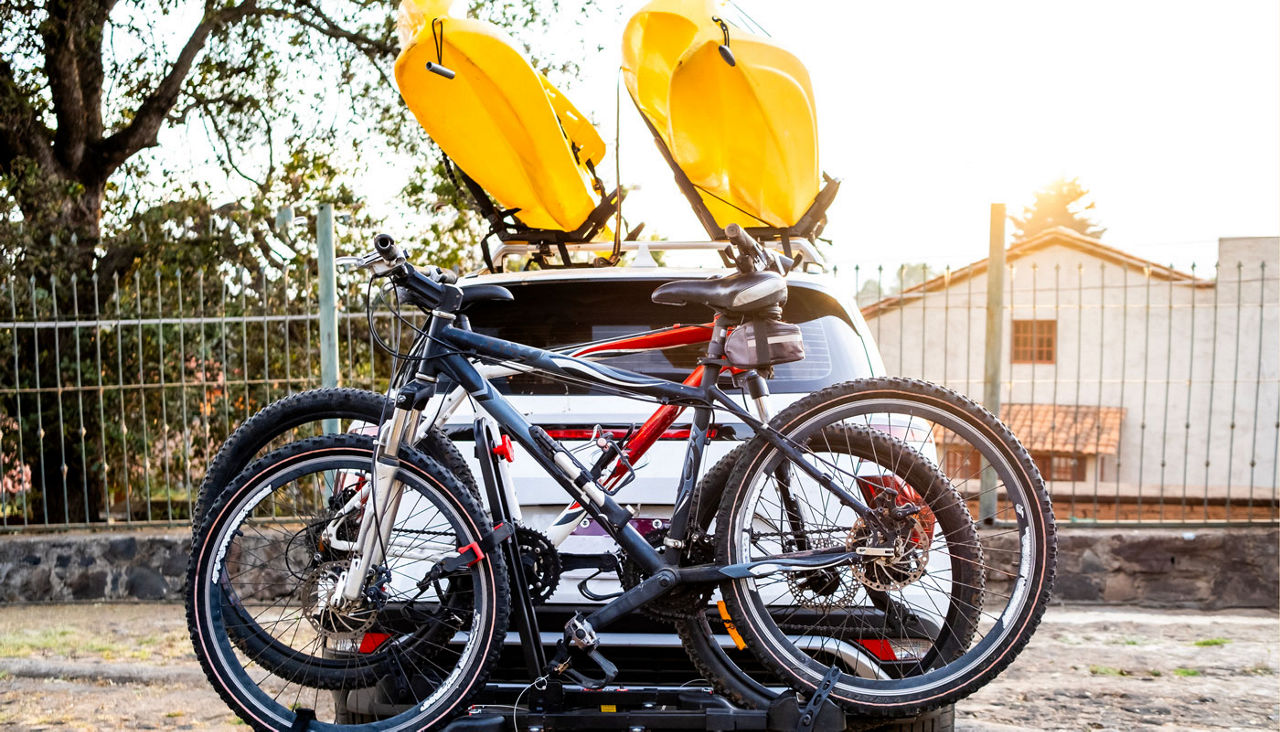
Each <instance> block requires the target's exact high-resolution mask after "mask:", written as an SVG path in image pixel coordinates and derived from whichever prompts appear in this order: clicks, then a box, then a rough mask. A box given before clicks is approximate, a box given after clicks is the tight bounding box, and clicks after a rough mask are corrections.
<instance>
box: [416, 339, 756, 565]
mask: <svg viewBox="0 0 1280 732" xmlns="http://www.w3.org/2000/svg"><path fill="white" fill-rule="evenodd" d="M712 330H713V324H712V323H704V324H699V325H675V326H671V327H669V328H660V329H656V330H651V331H646V332H644V333H638V334H632V335H627V336H622V337H618V338H610V339H605V340H601V341H594V342H591V343H581V344H575V345H571V346H565V347H563V348H558V349H555V351H554V352H555V353H561V354H565V355H569V356H573V357H575V358H588V359H592V360H594V359H598V358H606V357H610V356H618V355H622V354H628V353H638V352H642V351H650V350H664V349H669V348H676V347H680V346H689V345H696V344H703V343H708V342H709V341H710V338H711V334H712ZM420 340H421V341H424V342H425V341H426V339H425V338H422V339H420ZM423 345H425V343H424V344H423ZM413 350H414V351H415V352H421V353H425V350H421V349H420V347H419V344H415V347H414V349H413ZM727 370H729V371H731V372H734V373H743V372H741V371H739V370H738V369H734V368H732V367H729V368H728V369H727ZM476 371H477V372H479V373H480V375H481V376H482V377H484V379H485V380H486V381H490V380H493V379H500V378H504V377H507V376H514V375H516V374H519V373H521V371H520V370H519V369H515V368H511V367H507V366H499V365H492V364H478V365H476ZM405 376H406V378H411V376H412V375H411V374H406V375H405ZM702 378H703V369H702V367H701V366H695V367H694V369H693V370H692V371H691V372H690V374H689V376H688V377H687V378H686V379H685V380H684V384H685V385H687V386H695V387H696V386H699V385H700V384H701V382H702ZM757 378H758V377H757ZM762 383H763V382H762ZM767 396H768V395H767V393H764V394H763V395H762V396H759V397H755V398H754V399H753V406H754V408H755V411H756V416H757V417H758V418H759V419H760V421H762V422H768V421H769V418H770V413H769V408H768V402H767V399H766V398H765V397H767ZM466 398H467V392H466V390H465V389H463V388H462V387H454V388H453V389H452V390H451V391H450V392H449V393H447V394H446V395H445V396H444V397H443V401H442V402H441V404H440V406H439V408H438V409H437V413H436V416H435V418H434V420H433V421H432V422H431V423H430V424H427V423H425V422H424V423H423V425H422V426H421V427H420V428H419V433H418V435H417V437H419V438H420V437H421V436H422V434H423V431H424V430H425V429H427V428H428V427H435V428H443V427H444V426H445V424H446V423H447V422H448V421H449V420H450V419H451V418H452V417H453V415H454V414H455V413H456V412H457V410H458V408H459V407H460V406H461V405H462V403H463V402H464V401H465V400H466ZM684 410H685V407H684V406H682V405H664V406H661V407H659V408H658V409H657V410H656V411H655V412H654V413H653V414H652V415H650V416H649V417H648V419H646V420H645V421H644V423H642V424H641V425H640V426H639V427H638V428H636V429H635V430H634V431H632V432H630V433H629V434H628V435H627V436H626V438H625V441H623V442H621V443H618V444H616V448H617V452H616V453H614V454H613V455H611V456H610V460H612V459H613V458H621V459H618V460H617V463H616V464H615V466H614V468H613V470H612V471H611V472H610V473H609V474H608V476H607V477H606V478H604V479H603V480H602V481H601V486H602V487H603V488H604V489H605V491H606V492H608V493H610V494H616V493H617V492H618V491H619V490H620V489H621V488H622V486H623V485H625V483H624V482H623V481H624V479H625V478H626V477H627V475H628V474H629V473H632V472H633V469H632V468H631V466H632V465H634V464H635V463H636V462H637V461H639V460H640V458H642V457H643V456H644V455H645V454H646V453H647V452H648V450H649V448H651V447H653V445H654V444H655V443H657V441H658V440H659V439H660V438H661V437H662V436H663V435H664V434H665V433H666V431H667V430H668V429H669V428H670V427H671V426H672V425H673V424H674V423H675V421H676V420H677V419H678V418H679V416H680V415H681V414H682V413H683V412H684ZM606 454H608V453H606ZM606 467H607V464H601V463H599V462H598V463H597V464H596V465H595V466H593V472H598V471H600V470H603V469H604V468H606ZM597 477H598V476H597ZM508 503H509V505H510V508H511V512H512V517H513V518H514V519H516V520H519V519H520V518H521V510H520V504H519V500H518V498H517V497H516V496H514V495H511V496H508ZM585 514H586V509H585V508H583V507H582V505H581V504H580V503H578V502H576V501H574V502H571V503H569V504H568V505H566V506H565V508H564V509H563V510H562V511H561V512H560V513H559V514H558V515H557V516H556V517H555V518H554V519H552V521H551V523H550V524H549V525H548V526H547V527H546V529H545V531H544V533H545V534H546V536H547V538H548V539H550V540H551V542H552V544H554V545H556V546H559V545H561V544H563V543H564V542H565V541H566V540H567V539H568V538H569V536H570V535H571V534H572V533H573V531H574V529H575V527H576V526H577V525H578V522H579V521H580V520H581V519H582V517H583V516H584V515H585Z"/></svg>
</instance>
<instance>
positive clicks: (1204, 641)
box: [1191, 638, 1231, 648]
mask: <svg viewBox="0 0 1280 732" xmlns="http://www.w3.org/2000/svg"><path fill="white" fill-rule="evenodd" d="M1230 642H1231V641H1229V640H1227V639H1226V638H1201V639H1200V640H1198V641H1196V642H1195V643H1192V644H1191V645H1193V646H1200V647H1202V648H1203V647H1209V646H1225V645H1226V644H1228V643H1230Z"/></svg>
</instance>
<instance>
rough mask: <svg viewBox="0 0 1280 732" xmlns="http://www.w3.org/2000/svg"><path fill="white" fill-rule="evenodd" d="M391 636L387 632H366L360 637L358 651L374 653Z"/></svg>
mask: <svg viewBox="0 0 1280 732" xmlns="http://www.w3.org/2000/svg"><path fill="white" fill-rule="evenodd" d="M390 638H391V636H389V635H387V634H386V633H365V634H364V637H363V638H361V639H360V649H359V650H358V651H356V652H357V653H373V652H374V651H376V650H378V647H379V646H381V645H382V644H383V643H386V642H387V640H388V639H390Z"/></svg>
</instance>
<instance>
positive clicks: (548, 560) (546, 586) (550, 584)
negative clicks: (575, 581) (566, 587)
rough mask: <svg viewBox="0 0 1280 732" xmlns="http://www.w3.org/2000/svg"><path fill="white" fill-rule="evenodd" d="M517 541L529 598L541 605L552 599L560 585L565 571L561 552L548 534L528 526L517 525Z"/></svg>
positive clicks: (535, 603)
mask: <svg viewBox="0 0 1280 732" xmlns="http://www.w3.org/2000/svg"><path fill="white" fill-rule="evenodd" d="M515 540H516V544H517V545H519V547H520V561H521V563H522V564H523V565H524V579H525V582H526V583H527V589H528V591H529V597H530V598H531V599H532V600H533V604H534V605H541V604H543V603H544V602H546V601H547V600H549V599H551V595H552V593H554V592H555V591H556V587H557V586H558V585H559V584H560V573H561V572H562V571H563V570H564V564H563V563H562V562H561V561H560V552H559V551H558V550H557V549H556V545H555V544H553V543H551V539H549V538H547V535H546V534H544V533H542V532H541V531H538V530H537V529H533V528H529V527H528V526H521V525H519V524H517V525H516V536H515Z"/></svg>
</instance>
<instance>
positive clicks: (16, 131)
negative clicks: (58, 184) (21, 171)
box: [0, 58, 58, 172]
mask: <svg viewBox="0 0 1280 732" xmlns="http://www.w3.org/2000/svg"><path fill="white" fill-rule="evenodd" d="M52 143H53V133H52V132H51V131H50V130H49V128H48V127H46V126H45V125H44V123H43V122H41V121H40V115H39V114H37V112H36V109H35V107H33V106H32V105H31V98H30V96H29V94H28V91H27V90H26V89H24V88H23V87H22V85H21V84H19V83H18V79H17V75H16V74H15V73H14V71H13V66H12V65H11V64H10V63H9V61H8V59H5V58H0V171H5V172H12V168H13V163H14V161H15V160H16V159H17V158H19V157H25V158H30V159H32V160H34V161H36V163H37V164H38V165H40V166H41V167H44V168H47V169H50V170H56V169H57V167H58V165H57V161H55V160H54V158H53V150H52Z"/></svg>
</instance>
